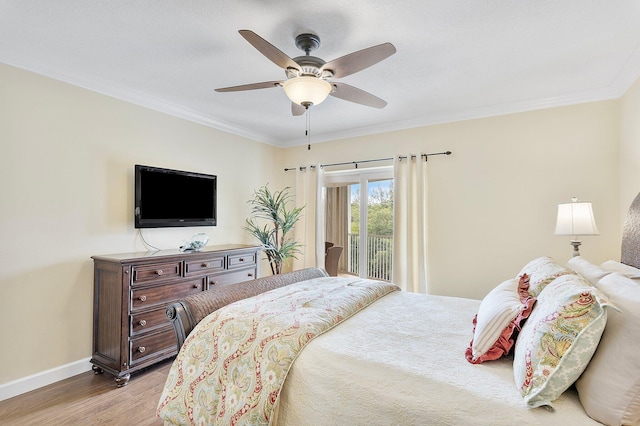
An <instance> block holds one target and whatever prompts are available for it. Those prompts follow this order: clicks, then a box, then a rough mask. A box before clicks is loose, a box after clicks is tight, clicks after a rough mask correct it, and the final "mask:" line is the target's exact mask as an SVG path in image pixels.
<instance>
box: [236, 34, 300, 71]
mask: <svg viewBox="0 0 640 426" xmlns="http://www.w3.org/2000/svg"><path fill="white" fill-rule="evenodd" d="M238 32H239V33H240V35H241V36H242V37H244V38H245V40H247V41H248V42H249V43H251V45H252V46H253V47H255V48H256V49H258V51H259V52H260V53H262V54H263V55H264V56H266V57H267V59H269V60H270V61H271V62H273V63H274V64H276V65H277V66H279V67H280V68H282V69H285V70H286V69H287V68H294V69H297V70H299V69H300V66H299V65H298V64H297V63H296V62H295V61H294V60H293V59H291V58H290V57H288V56H287V55H286V54H284V53H282V51H281V50H280V49H278V48H277V47H275V46H274V45H273V44H271V43H269V42H268V41H267V40H265V39H263V38H262V37H260V36H259V35H258V34H256V33H254V32H253V31H251V30H240V31H238Z"/></svg>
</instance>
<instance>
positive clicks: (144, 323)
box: [138, 320, 147, 327]
mask: <svg viewBox="0 0 640 426" xmlns="http://www.w3.org/2000/svg"><path fill="white" fill-rule="evenodd" d="M138 324H140V326H141V327H144V326H145V325H147V320H140V321H138Z"/></svg>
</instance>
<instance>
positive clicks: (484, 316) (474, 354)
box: [465, 276, 536, 364]
mask: <svg viewBox="0 0 640 426" xmlns="http://www.w3.org/2000/svg"><path fill="white" fill-rule="evenodd" d="M528 289H529V281H528V277H526V276H525V277H523V278H521V279H517V278H514V279H511V280H507V281H505V282H503V283H502V284H500V285H498V286H497V287H496V288H494V289H493V290H491V291H490V292H489V294H487V295H486V296H485V298H484V299H483V300H482V303H481V304H480V307H479V308H478V314H477V315H476V317H475V318H474V319H473V323H474V324H475V328H474V331H473V340H471V343H470V344H469V347H468V348H467V350H466V354H465V355H466V358H467V361H469V362H470V363H472V364H480V363H482V362H484V361H491V360H495V359H498V358H500V357H502V356H504V355H506V354H508V353H509V351H510V350H511V348H512V347H513V344H514V343H515V341H514V338H513V335H514V333H516V332H517V331H519V330H520V325H521V324H522V322H523V321H524V320H525V319H526V318H527V317H528V316H529V314H530V313H531V309H532V308H533V304H534V303H535V301H536V300H535V299H534V298H533V297H531V296H530V295H529V292H528V291H527V290H528Z"/></svg>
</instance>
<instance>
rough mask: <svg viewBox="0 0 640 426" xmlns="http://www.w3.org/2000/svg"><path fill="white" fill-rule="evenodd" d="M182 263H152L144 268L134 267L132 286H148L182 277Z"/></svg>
mask: <svg viewBox="0 0 640 426" xmlns="http://www.w3.org/2000/svg"><path fill="white" fill-rule="evenodd" d="M181 265H182V262H167V263H152V264H150V265H144V266H134V267H133V281H132V284H133V285H136V284H138V285H139V284H148V283H150V282H154V281H160V280H164V279H167V278H174V277H179V276H180V266H181Z"/></svg>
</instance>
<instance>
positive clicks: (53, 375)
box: [0, 358, 91, 401]
mask: <svg viewBox="0 0 640 426" xmlns="http://www.w3.org/2000/svg"><path fill="white" fill-rule="evenodd" d="M90 359H91V358H85V359H82V360H80V361H75V362H72V363H70V364H66V365H61V366H60V367H55V368H52V369H51V370H46V371H42V372H40V373H36V374H33V375H31V376H27V377H23V378H21V379H18V380H14V381H12V382H8V383H3V384H0V401H4V400H5V399H9V398H13V397H14V396H18V395H21V394H23V393H26V392H30V391H32V390H35V389H38V388H41V387H43V386H47V385H50V384H51V383H55V382H58V381H60V380H64V379H67V378H69V377H73V376H75V375H78V374H81V373H84V372H87V371H91V363H90V362H89V360H90Z"/></svg>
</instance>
